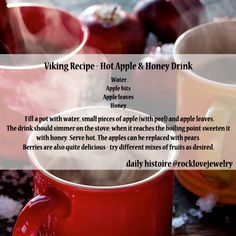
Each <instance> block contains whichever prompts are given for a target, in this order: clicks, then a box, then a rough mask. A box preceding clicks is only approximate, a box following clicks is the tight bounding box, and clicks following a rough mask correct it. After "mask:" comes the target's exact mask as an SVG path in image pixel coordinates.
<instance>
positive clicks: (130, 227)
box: [13, 170, 174, 236]
mask: <svg viewBox="0 0 236 236" xmlns="http://www.w3.org/2000/svg"><path fill="white" fill-rule="evenodd" d="M173 180H174V178H173V172H172V171H162V172H158V173H157V174H155V175H154V176H153V177H151V179H148V180H147V179H145V180H143V181H142V183H138V182H137V183H133V184H128V185H127V186H125V185H124V186H122V187H119V188H118V187H115V186H114V187H109V188H95V187H93V186H90V187H88V188H83V187H81V186H80V185H79V184H74V183H71V182H66V181H64V180H61V179H58V178H57V177H55V176H52V175H51V174H49V173H48V172H47V171H45V170H36V171H34V193H35V197H34V198H33V199H32V200H30V202H29V203H28V204H27V205H26V206H25V207H24V209H23V211H22V212H21V213H20V215H19V217H18V220H17V222H16V225H15V228H14V233H13V236H25V235H30V236H34V235H35V236H36V235H43V236H46V235H55V236H59V235H61V236H68V235H70V236H77V235H80V236H111V235H112V236H121V235H122V236H144V235H148V236H168V235H171V219H172V197H173V182H174V181H173Z"/></svg>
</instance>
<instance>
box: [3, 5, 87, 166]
mask: <svg viewBox="0 0 236 236" xmlns="http://www.w3.org/2000/svg"><path fill="white" fill-rule="evenodd" d="M8 7H9V16H10V18H11V21H12V25H13V26H14V27H13V32H14V37H15V40H16V42H18V43H17V45H18V46H19V47H22V48H25V47H27V50H26V52H25V53H27V54H28V53H34V54H37V53H47V54H50V53H58V54H60V55H58V56H56V55H55V57H56V58H58V59H60V60H62V61H65V60H67V59H69V58H71V57H72V56H74V55H75V54H78V53H79V52H81V49H84V45H85V43H86V41H87V37H88V33H87V29H86V28H85V27H84V26H82V25H81V24H80V22H79V20H78V19H77V18H76V17H74V16H72V15H70V14H69V13H67V12H66V11H63V10H60V9H56V8H54V7H48V6H42V5H36V4H31V3H30V4H27V3H21V4H19V3H18V4H16V3H14V4H8ZM24 41H25V42H26V44H24V43H23V42H24ZM48 45H49V46H48ZM53 45H55V47H53ZM36 47H38V48H39V49H40V50H41V51H40V50H39V51H38V50H37V49H36ZM59 49H60V50H59ZM47 50H48V51H47ZM54 50H56V52H55V51H54ZM58 50H59V51H58ZM17 51H19V52H21V51H22V50H21V49H18V50H17ZM0 53H1V52H0ZM5 56H8V55H5ZM11 56H12V55H10V57H11ZM18 56H19V55H18ZM14 57H17V56H16V55H14ZM25 57H27V55H25ZM47 58H49V56H48V57H47ZM28 60H30V56H29V59H28ZM31 60H32V59H31ZM27 62H28V61H27ZM2 63H3V61H1V65H0V107H1V114H0V133H1V137H0V155H1V156H2V157H4V158H5V159H6V160H13V161H20V162H19V163H21V161H25V160H26V157H25V153H24V152H23V151H22V150H21V149H20V148H18V147H21V146H22V144H23V143H25V142H26V141H27V136H28V134H27V133H19V132H18V133H13V132H7V131H6V126H7V125H8V124H12V125H14V126H18V125H19V124H22V125H24V124H25V123H24V116H25V115H37V116H39V115H41V116H50V115H52V114H55V113H57V112H59V111H61V110H64V109H70V108H73V107H76V106H78V104H77V103H79V101H78V102H77V100H79V98H78V97H79V96H80V95H79V90H78V91H77V93H76V92H75V93H74V94H71V92H70V91H68V92H67V91H66V89H65V86H66V85H64V86H63V88H61V89H63V93H64V94H65V93H66V94H65V96H66V95H68V94H70V95H69V96H67V97H65V96H64V97H63V99H62V98H61V94H60V93H58V92H57V91H56V89H54V87H55V88H56V87H57V86H58V83H57V81H53V82H51V83H49V85H51V87H50V86H49V85H48V84H47V85H46V82H47V81H48V79H49V77H50V75H48V74H50V73H51V74H53V73H54V74H55V72H51V71H47V72H46V70H45V68H44V65H43V63H42V64H37V65H31V64H29V65H28V64H27V65H26V66H15V65H14V64H13V65H9V66H6V65H3V64H2ZM29 63H32V61H29ZM77 76H78V75H77ZM52 84H54V87H53V86H52ZM61 87H62V85H61ZM23 94H24V95H23ZM40 94H43V96H42V97H41V98H40V97H39V95H40ZM68 97H69V98H70V101H69V102H68V101H67V100H68V99H67V98H68ZM72 98H74V100H73V103H72V102H71V100H72ZM43 99H44V100H43ZM45 99H47V100H48V101H46V102H45ZM59 100H60V101H59ZM40 104H42V106H41V107H40ZM53 104H56V105H53ZM52 105H53V107H52ZM12 143H14V145H12ZM17 163H18V162H16V165H18V164H17ZM14 168H20V167H19V166H17V167H16V166H14Z"/></svg>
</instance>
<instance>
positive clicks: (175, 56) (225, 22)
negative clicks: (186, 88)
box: [173, 19, 236, 89]
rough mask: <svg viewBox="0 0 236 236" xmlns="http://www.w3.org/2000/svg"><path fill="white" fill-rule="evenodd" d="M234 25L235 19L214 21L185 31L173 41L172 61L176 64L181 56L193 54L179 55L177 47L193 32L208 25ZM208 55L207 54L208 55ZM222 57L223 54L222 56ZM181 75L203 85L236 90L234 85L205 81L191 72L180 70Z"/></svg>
mask: <svg viewBox="0 0 236 236" xmlns="http://www.w3.org/2000/svg"><path fill="white" fill-rule="evenodd" d="M232 22H233V23H235V25H236V19H232V20H230V19H229V20H227V19H226V20H222V21H216V22H214V21H213V22H208V23H204V24H200V25H198V26H195V27H193V28H191V29H189V30H187V31H185V32H184V33H183V34H181V35H180V36H179V37H178V38H177V40H176V41H175V44H174V53H173V54H174V59H175V61H176V62H182V60H181V55H193V54H183V53H179V51H178V49H179V48H178V47H179V45H180V44H181V43H182V40H183V39H185V38H186V37H188V36H189V35H190V34H192V33H193V32H194V31H196V30H198V29H201V28H205V27H206V26H209V25H217V24H222V23H223V24H227V23H232ZM195 55H204V54H195ZM208 55H209V54H208ZM211 55H214V54H211ZM215 55H219V54H215ZM222 55H223V54H222ZM224 55H235V56H236V54H224ZM181 72H182V73H184V74H187V75H190V76H191V78H193V79H194V80H196V81H200V82H202V83H204V84H211V85H213V86H216V87H224V88H227V89H235V88H236V84H229V83H224V82H219V81H213V80H210V79H207V78H205V77H203V76H201V75H198V74H197V73H195V72H193V71H191V70H184V71H183V70H182V71H181Z"/></svg>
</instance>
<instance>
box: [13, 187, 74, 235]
mask: <svg viewBox="0 0 236 236" xmlns="http://www.w3.org/2000/svg"><path fill="white" fill-rule="evenodd" d="M69 205H70V203H69V199H68V198H67V197H66V196H65V194H63V193H60V192H58V191H53V192H52V191H50V193H47V194H44V195H41V194H40V195H37V196H36V197H34V198H33V199H31V200H30V201H29V202H28V203H27V205H26V206H25V207H24V208H23V210H22V211H21V213H20V215H19V217H18V219H17V221H16V224H15V227H14V231H13V234H12V235H13V236H38V231H39V228H40V226H41V224H42V222H43V220H45V219H46V218H47V216H48V214H49V213H50V212H52V211H53V212H54V213H55V215H56V216H57V217H58V218H66V217H67V216H68V215H69V213H70V207H69Z"/></svg>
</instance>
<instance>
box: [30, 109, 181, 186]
mask: <svg viewBox="0 0 236 236" xmlns="http://www.w3.org/2000/svg"><path fill="white" fill-rule="evenodd" d="M93 108H102V109H104V108H105V109H111V108H110V107H109V106H85V107H77V108H73V109H69V110H66V111H63V112H59V113H57V114H55V115H53V116H51V117H55V116H59V115H64V114H68V113H71V112H74V111H78V110H79V111H81V110H86V109H93ZM122 110H123V109H122ZM126 110H127V111H130V112H134V113H136V114H142V115H145V116H148V114H146V113H143V112H140V111H137V110H133V109H129V108H127V109H126ZM46 123H47V121H44V122H41V123H40V124H39V126H43V125H44V124H46ZM157 124H162V125H166V124H165V123H164V122H161V121H158V122H157ZM165 132H168V133H170V134H172V135H174V136H175V135H176V134H175V132H174V131H165ZM34 134H35V131H33V132H31V134H30V136H29V138H28V141H27V145H30V144H31V142H32V139H33V137H34ZM170 142H171V143H173V144H179V142H178V141H177V140H170ZM169 152H170V157H169V158H168V161H171V162H172V163H173V161H174V160H176V159H177V156H178V154H179V150H169ZM27 153H28V158H29V159H30V161H31V163H32V164H33V166H34V167H35V170H36V171H40V172H41V173H43V174H44V175H45V176H47V177H48V178H49V179H51V180H53V181H56V182H57V183H60V184H64V185H66V186H70V187H76V188H80V189H87V190H116V189H127V188H131V187H137V186H140V185H144V184H147V183H150V182H151V181H152V180H155V179H157V178H158V179H159V178H161V176H163V175H164V174H167V173H168V170H170V168H169V167H162V168H161V169H160V170H157V171H156V172H155V173H154V174H152V175H151V176H149V177H147V178H144V179H142V180H139V181H135V182H132V183H129V184H121V185H111V186H93V185H86V184H78V183H74V182H72V181H68V180H65V179H62V178H59V177H57V176H55V175H53V174H51V173H50V172H49V171H47V170H46V169H45V168H44V167H43V166H42V165H41V164H40V163H39V162H38V161H37V157H36V155H35V152H34V150H27ZM137 171H139V170H137Z"/></svg>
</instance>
